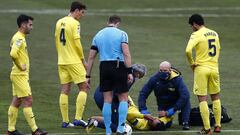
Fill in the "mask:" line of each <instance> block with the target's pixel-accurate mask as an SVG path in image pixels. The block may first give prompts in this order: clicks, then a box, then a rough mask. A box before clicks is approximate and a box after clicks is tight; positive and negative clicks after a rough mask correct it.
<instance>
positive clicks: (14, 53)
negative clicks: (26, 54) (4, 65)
mask: <svg viewBox="0 0 240 135" xmlns="http://www.w3.org/2000/svg"><path fill="white" fill-rule="evenodd" d="M22 44H23V40H22V39H16V40H13V41H12V45H11V51H10V56H11V57H12V58H14V59H17V58H18V51H19V48H20V47H21V45H22Z"/></svg>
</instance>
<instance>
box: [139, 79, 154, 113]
mask: <svg viewBox="0 0 240 135" xmlns="http://www.w3.org/2000/svg"><path fill="white" fill-rule="evenodd" d="M154 82H155V79H154V76H153V77H151V78H150V79H149V80H148V82H147V83H146V84H145V85H144V86H143V88H142V90H141V91H140V92H139V96H138V106H139V110H140V111H141V113H143V114H150V113H149V112H148V111H147V106H146V100H147V98H148V96H149V95H150V94H151V92H152V90H153V87H154Z"/></svg>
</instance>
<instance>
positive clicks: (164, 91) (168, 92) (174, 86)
mask: <svg viewBox="0 0 240 135" xmlns="http://www.w3.org/2000/svg"><path fill="white" fill-rule="evenodd" d="M180 75H181V73H180V72H179V71H178V70H176V69H174V68H171V64H170V63H169V62H167V61H164V62H162V63H161V64H160V70H159V72H157V73H156V74H154V75H153V76H151V78H150V79H149V80H148V82H147V83H146V84H145V85H144V87H143V88H142V90H141V91H140V93H139V97H138V106H139V110H140V111H141V113H143V114H148V113H149V112H148V110H147V106H146V100H147V98H148V96H149V95H150V94H151V92H152V91H154V95H155V97H156V100H157V105H158V114H159V117H162V116H168V117H171V116H173V115H174V114H175V112H176V111H178V110H179V111H182V114H183V115H182V121H183V129H184V130H188V129H189V125H188V122H189V115H190V109H191V105H190V96H189V92H188V89H187V86H186V85H185V83H184V81H183V79H182V77H181V76H180ZM185 125H186V126H185Z"/></svg>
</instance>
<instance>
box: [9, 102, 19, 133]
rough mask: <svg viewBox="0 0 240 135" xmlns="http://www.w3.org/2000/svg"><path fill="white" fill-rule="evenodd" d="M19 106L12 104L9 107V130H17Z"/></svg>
mask: <svg viewBox="0 0 240 135" xmlns="http://www.w3.org/2000/svg"><path fill="white" fill-rule="evenodd" d="M17 116H18V108H16V107H14V106H10V107H9V109H8V131H15V130H16V129H15V126H16V122H17Z"/></svg>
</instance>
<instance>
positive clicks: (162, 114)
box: [158, 111, 167, 117]
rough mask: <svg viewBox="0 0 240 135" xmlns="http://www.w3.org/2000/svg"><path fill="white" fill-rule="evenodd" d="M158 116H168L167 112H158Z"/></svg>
mask: <svg viewBox="0 0 240 135" xmlns="http://www.w3.org/2000/svg"><path fill="white" fill-rule="evenodd" d="M158 116H159V117H164V116H167V112H166V111H158Z"/></svg>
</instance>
